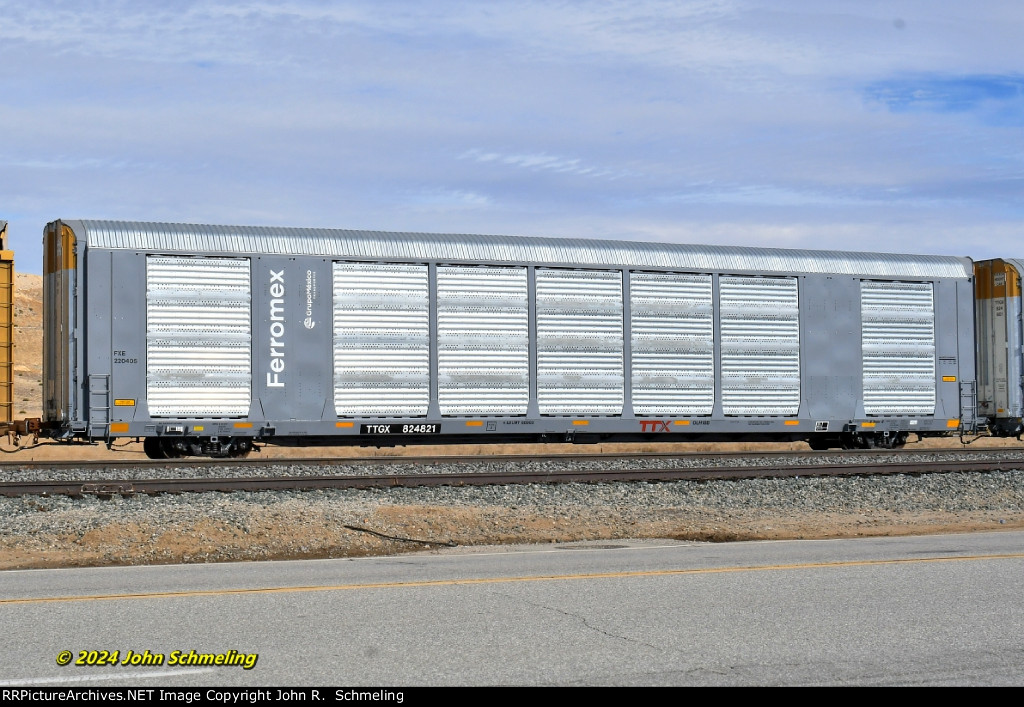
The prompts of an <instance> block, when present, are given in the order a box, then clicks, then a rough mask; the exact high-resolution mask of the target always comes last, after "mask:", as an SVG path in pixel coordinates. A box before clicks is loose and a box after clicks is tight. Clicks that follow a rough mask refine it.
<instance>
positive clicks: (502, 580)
mask: <svg viewBox="0 0 1024 707" xmlns="http://www.w3.org/2000/svg"><path fill="white" fill-rule="evenodd" d="M1021 559H1024V553H1012V554H1006V555H965V556H961V557H920V558H914V559H904V560H859V561H855V562H813V563H806V564H797V565H764V566H762V567H749V566H748V567H713V568H709V569H693V570H651V571H646V572H598V573H594V574H551V575H537V576H535V577H491V578H484V579H436V580H430V581H423V582H376V583H371V584H334V585H323V586H312V587H262V588H257V589H209V590H195V591H187V592H148V593H145V594H92V595H87V596H64V597H38V598H32V599H0V606H7V605H11V604H48V603H55V602H72V601H111V600H117V599H178V598H186V597H222V596H233V595H240V594H286V593H290V592H341V591H351V590H355V589H410V588H418V587H452V586H460V585H473V584H509V583H512V582H552V581H554V582H560V581H569V580H578V579H627V578H630V577H673V576H681V575H702V574H722V573H726V572H766V571H773V572H777V571H783V570H802V569H835V568H844V567H871V566H879V565H911V564H921V563H928V562H967V561H970V562H977V561H986V560H1021Z"/></svg>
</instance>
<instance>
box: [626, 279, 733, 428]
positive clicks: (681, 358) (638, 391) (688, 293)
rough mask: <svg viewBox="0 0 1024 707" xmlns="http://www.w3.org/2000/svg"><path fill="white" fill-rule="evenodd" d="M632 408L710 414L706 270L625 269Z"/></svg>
mask: <svg viewBox="0 0 1024 707" xmlns="http://www.w3.org/2000/svg"><path fill="white" fill-rule="evenodd" d="M629 279H630V284H629V310H630V339H631V347H632V351H631V353H632V363H633V366H632V376H631V377H632V384H633V411H634V412H635V413H637V414H641V415H710V414H711V411H712V408H713V407H714V404H715V359H714V310H713V303H712V299H711V290H712V287H711V276H710V275H682V274H678V273H642V272H634V273H630V278H629Z"/></svg>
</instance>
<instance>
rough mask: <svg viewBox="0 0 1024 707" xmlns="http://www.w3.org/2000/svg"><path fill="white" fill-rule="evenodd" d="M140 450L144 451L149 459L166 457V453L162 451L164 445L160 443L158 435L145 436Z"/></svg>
mask: <svg viewBox="0 0 1024 707" xmlns="http://www.w3.org/2000/svg"><path fill="white" fill-rule="evenodd" d="M142 451H144V452H145V453H146V456H147V457H149V458H150V459H166V458H167V453H166V452H165V451H164V447H163V445H162V444H160V438H159V437H146V439H145V440H143V442H142Z"/></svg>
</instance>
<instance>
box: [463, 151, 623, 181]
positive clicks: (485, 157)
mask: <svg viewBox="0 0 1024 707" xmlns="http://www.w3.org/2000/svg"><path fill="white" fill-rule="evenodd" d="M458 159H460V160H473V161H475V162H480V163H484V164H486V163H491V164H495V165H500V166H508V167H517V168H521V169H528V170H532V171H535V172H552V173H555V174H574V175H578V176H581V177H601V178H606V179H621V178H624V177H630V176H638V174H637V173H636V172H631V171H629V170H621V169H620V170H613V169H608V168H602V167H598V166H595V165H588V164H586V163H585V162H584V161H583V160H582V159H581V158H578V157H561V156H558V155H549V154H547V153H544V152H540V153H527V154H504V153H500V152H493V151H487V150H481V149H477V148H473V149H471V150H466V151H465V152H463V153H462V154H461V155H459V157H458Z"/></svg>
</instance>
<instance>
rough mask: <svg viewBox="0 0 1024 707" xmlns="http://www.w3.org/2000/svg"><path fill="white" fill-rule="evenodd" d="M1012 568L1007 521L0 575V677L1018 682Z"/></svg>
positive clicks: (279, 681) (1021, 604)
mask: <svg viewBox="0 0 1024 707" xmlns="http://www.w3.org/2000/svg"><path fill="white" fill-rule="evenodd" d="M1022 577H1024V532H1010V531H1008V532H1000V533H979V534H964V535H940V536H926V537H900V538H866V539H857V540H825V541H808V540H800V541H776V542H741V543H727V544H708V543H692V542H673V541H665V542H656V541H645V542H614V543H611V542H599V543H592V544H582V543H573V544H571V545H544V546H515V547H492V548H479V547H476V548H455V549H444V550H438V551H429V552H423V553H417V554H411V555H402V556H397V557H388V558H365V559H348V560H319V561H302V562H276V563H239V564H220V565H173V566H151V567H126V568H99V569H68V570H30V571H8V572H0V596H2V598H0V625H2V626H3V627H4V630H3V631H2V632H0V634H2V635H0V648H2V662H3V665H2V670H0V689H8V688H24V687H31V688H38V687H40V686H74V687H95V688H97V689H99V688H102V687H105V686H129V687H139V688H166V687H173V686H178V687H183V686H192V687H198V686H203V687H211V686H212V687H217V686H224V687H227V686H236V687H237V686H250V687H254V688H255V687H269V686H293V687H294V686H307V687H312V686H317V687H330V688H334V687H341V688H347V687H356V686H358V687H364V688H385V689H392V690H400V689H401V688H403V687H405V688H413V687H416V686H475V685H513V686H535V685H537V686H551V685H558V686H602V685H609V686H611V685H614V686H664V685H675V686H732V685H787V686H788V685H902V686H916V685H929V686H932V685H970V686H981V685H1017V686H1019V685H1024V594H1022V592H1021V578H1022ZM65 651H66V652H67V654H66V655H68V656H70V663H69V664H68V665H64V666H61V665H58V660H59V659H60V660H63V659H62V658H60V656H61V654H62V653H63V652H65ZM104 651H106V652H107V653H106V655H104V653H103V652H104ZM115 651H117V656H116V659H114V658H113V653H114V652H115ZM147 651H148V655H147V653H146V652H147ZM192 651H194V652H195V656H200V655H209V656H213V657H212V658H209V660H215V659H216V658H215V657H216V656H218V655H219V656H221V660H223V661H226V662H227V663H228V664H222V665H204V664H202V663H198V664H197V663H196V660H198V658H193V659H192V660H190V656H192V655H193V654H192V653H191V652H192ZM129 652H131V653H129ZM253 654H257V655H258V657H257V658H255V664H254V665H250V667H249V668H248V669H247V668H246V667H245V661H247V660H248V661H249V662H250V663H251V662H252V660H253V659H252V658H251V656H252V655H253ZM103 658H106V659H107V661H113V662H114V664H111V665H98V664H96V663H98V662H100V661H102V660H103ZM203 660H206V659H203ZM78 662H84V663H89V662H91V663H93V664H92V665H78V664H76V663H78ZM232 663H233V664H232ZM330 694H333V690H331V693H330ZM307 697H309V695H308V694H307Z"/></svg>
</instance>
